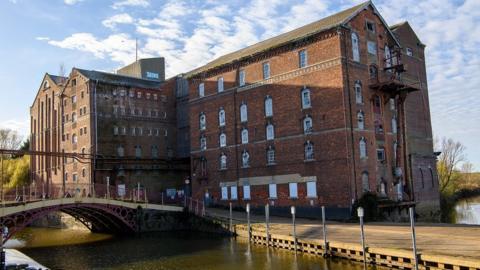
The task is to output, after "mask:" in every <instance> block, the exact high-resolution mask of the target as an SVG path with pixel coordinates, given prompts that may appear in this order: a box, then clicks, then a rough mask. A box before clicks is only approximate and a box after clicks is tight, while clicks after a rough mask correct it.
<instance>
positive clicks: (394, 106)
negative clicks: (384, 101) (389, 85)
mask: <svg viewBox="0 0 480 270" xmlns="http://www.w3.org/2000/svg"><path fill="white" fill-rule="evenodd" d="M388 102H389V103H390V110H391V111H395V109H396V104H395V99H394V98H391V99H389V101H388Z"/></svg>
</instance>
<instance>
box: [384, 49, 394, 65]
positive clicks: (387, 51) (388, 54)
mask: <svg viewBox="0 0 480 270" xmlns="http://www.w3.org/2000/svg"><path fill="white" fill-rule="evenodd" d="M391 66H392V54H391V52H390V47H388V45H387V44H385V67H386V68H390V67H391Z"/></svg>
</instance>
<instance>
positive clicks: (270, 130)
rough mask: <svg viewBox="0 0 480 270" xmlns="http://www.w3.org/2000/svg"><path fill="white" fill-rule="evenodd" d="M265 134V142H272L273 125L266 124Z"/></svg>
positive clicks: (273, 134) (273, 135)
mask: <svg viewBox="0 0 480 270" xmlns="http://www.w3.org/2000/svg"><path fill="white" fill-rule="evenodd" d="M266 133H267V134H266V137H267V140H273V139H274V138H275V130H274V127H273V124H271V123H269V124H267V126H266Z"/></svg>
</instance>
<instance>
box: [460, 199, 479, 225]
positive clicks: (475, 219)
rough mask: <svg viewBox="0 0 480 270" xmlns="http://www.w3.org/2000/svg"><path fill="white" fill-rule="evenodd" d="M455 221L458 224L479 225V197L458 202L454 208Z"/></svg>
mask: <svg viewBox="0 0 480 270" xmlns="http://www.w3.org/2000/svg"><path fill="white" fill-rule="evenodd" d="M455 219H456V220H455V221H456V223H458V224H475V225H480V197H475V198H472V199H466V200H462V201H459V202H458V203H457V205H456V206H455Z"/></svg>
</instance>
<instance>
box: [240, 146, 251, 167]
mask: <svg viewBox="0 0 480 270" xmlns="http://www.w3.org/2000/svg"><path fill="white" fill-rule="evenodd" d="M249 166H250V154H248V151H247V150H243V153H242V167H244V168H246V167H249Z"/></svg>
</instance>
